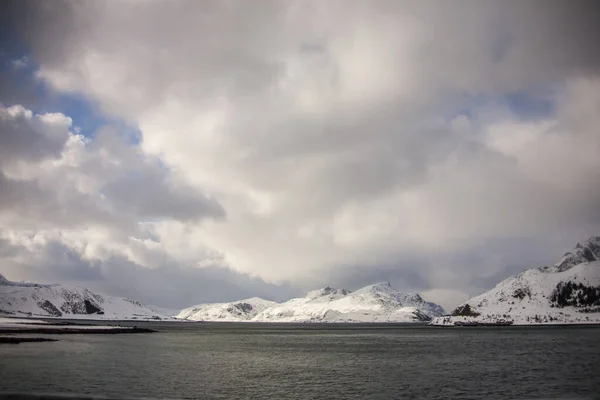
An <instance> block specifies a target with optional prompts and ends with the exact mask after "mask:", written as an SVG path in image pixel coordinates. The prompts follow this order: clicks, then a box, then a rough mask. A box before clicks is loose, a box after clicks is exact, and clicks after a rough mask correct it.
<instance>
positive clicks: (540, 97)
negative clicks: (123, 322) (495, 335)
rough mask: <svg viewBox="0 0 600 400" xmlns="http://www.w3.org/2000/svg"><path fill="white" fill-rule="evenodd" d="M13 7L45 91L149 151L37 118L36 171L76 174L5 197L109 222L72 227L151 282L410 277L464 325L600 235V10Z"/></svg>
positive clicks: (27, 150)
mask: <svg viewBox="0 0 600 400" xmlns="http://www.w3.org/2000/svg"><path fill="white" fill-rule="evenodd" d="M7 4H10V5H11V6H9V8H10V9H11V10H10V13H9V12H7V13H6V14H7V15H10V21H11V23H12V26H13V30H12V31H11V32H14V34H15V35H17V34H18V37H19V38H21V39H22V40H24V41H25V42H26V43H27V44H28V46H29V47H30V48H31V49H32V54H31V55H30V57H31V59H32V60H35V62H36V63H37V65H39V68H38V69H37V71H36V72H35V75H36V79H38V80H39V81H40V82H43V83H44V84H46V85H48V86H49V87H51V88H53V90H55V91H56V92H58V93H70V94H74V95H78V96H84V97H85V98H86V99H88V100H89V101H90V102H92V103H93V104H95V105H97V107H98V109H99V110H100V111H101V112H103V113H105V115H107V116H109V117H110V118H119V119H123V120H125V121H127V122H128V123H130V124H133V125H135V126H136V127H138V128H139V129H140V132H141V142H140V143H139V145H137V144H131V143H126V142H125V141H124V140H122V137H120V136H119V134H118V132H115V131H114V128H113V129H112V130H111V129H110V128H106V129H104V130H101V132H99V134H98V135H97V136H95V137H94V139H93V140H92V141H91V142H89V143H87V142H85V141H84V140H83V139H77V137H78V136H77V134H74V133H73V132H70V131H69V130H72V128H71V127H70V125H69V124H68V126H67V127H66V128H65V129H66V131H64V129H63V131H60V132H59V131H57V132H58V133H61V132H62V134H67V136H64V138H67V139H68V140H66V141H65V140H63V141H62V142H61V141H58V142H56V143H55V142H53V141H51V140H50V139H49V137H50V136H47V135H46V134H45V133H44V134H42V135H41V136H40V134H39V132H38V131H39V129H38V131H36V130H35V129H33V128H32V127H33V125H32V124H29V125H27V126H28V129H29V131H26V130H23V131H22V132H23V133H22V134H21V135H20V136H18V137H15V133H14V132H13V131H10V130H9V129H20V128H19V125H18V124H17V122H14V123H13V124H12V125H10V127H6V128H3V129H6V130H5V132H2V133H0V138H1V140H2V141H3V142H5V141H6V143H7V146H12V148H13V149H18V150H12V151H11V150H9V151H10V154H12V157H13V158H14V159H15V160H17V161H23V162H26V163H32V162H38V163H46V164H44V165H48V162H47V161H43V160H41V157H42V156H43V157H55V158H56V157H58V159H59V160H62V161H55V162H54V163H53V164H52V165H53V166H52V168H49V169H48V170H47V171H45V172H43V175H44V178H43V179H42V178H40V177H39V172H37V173H35V174H34V172H32V171H31V170H28V169H27V168H25V167H23V166H20V167H18V168H17V167H15V166H11V170H10V171H9V172H10V174H12V175H10V174H8V172H6V171H5V172H4V173H5V175H4V177H3V178H2V179H0V184H1V185H7V183H6V182H13V183H11V184H15V183H14V180H15V178H16V177H17V176H26V177H27V179H26V180H25V181H20V183H19V184H21V185H25V186H26V187H25V186H23V187H19V188H17V187H16V186H15V188H14V189H11V193H19V192H18V190H21V191H23V193H31V195H28V196H27V197H28V198H31V199H38V200H39V201H40V202H43V203H44V204H52V202H53V201H54V202H56V204H58V205H57V206H56V207H59V208H60V206H61V205H63V206H65V207H67V204H74V203H76V204H81V203H83V204H85V207H86V209H83V208H80V209H76V208H74V209H75V210H77V212H76V213H74V215H79V217H78V219H79V220H85V218H86V217H88V218H90V220H89V222H90V223H91V225H88V227H87V228H83V227H82V225H76V224H75V225H73V224H71V225H64V228H65V229H70V230H71V231H70V232H71V234H72V235H75V236H77V235H78V234H79V233H77V232H78V231H77V229H83V230H85V231H86V232H87V234H86V235H87V236H86V237H88V240H89V241H90V242H91V243H92V242H94V240H96V241H97V240H99V239H98V237H101V238H102V240H103V241H104V240H106V242H103V245H102V246H98V245H91V247H98V248H99V247H103V248H104V250H103V251H104V252H106V253H107V254H113V253H114V254H119V255H121V256H122V255H123V254H128V256H127V257H129V259H130V260H132V259H134V258H135V257H137V258H135V261H133V262H135V263H136V265H138V266H140V267H142V268H143V267H146V268H150V269H153V270H156V269H157V268H164V267H165V265H161V263H160V262H158V263H157V262H156V258H154V257H146V258H144V257H141V256H139V255H138V256H134V255H133V254H134V253H135V251H134V250H133V249H134V245H133V244H132V243H134V242H133V241H132V240H133V239H135V238H137V239H136V240H142V241H147V240H150V241H151V242H152V246H157V247H159V248H160V249H161V252H162V253H164V254H165V257H168V258H169V259H172V260H174V261H173V265H176V267H173V268H192V267H199V266H200V268H205V266H206V265H212V266H214V267H221V268H227V269H228V270H229V269H232V270H235V271H238V272H239V273H241V274H242V275H239V276H244V275H243V274H248V275H251V276H258V277H260V278H262V279H264V280H266V281H269V282H275V283H285V282H287V283H290V284H291V285H293V286H294V287H296V288H299V287H301V288H312V287H314V286H323V285H326V284H331V285H340V286H341V285H348V286H351V287H357V286H360V285H363V284H368V283H373V282H374V281H379V280H385V279H387V280H390V281H392V283H395V284H397V285H398V286H400V287H402V288H404V289H412V290H418V291H424V292H425V293H429V295H430V296H431V298H430V299H431V300H433V301H436V300H437V301H441V302H442V303H443V305H445V306H446V307H450V306H452V305H454V304H453V302H454V303H455V302H457V301H460V300H461V298H460V297H461V296H464V297H466V296H467V295H468V294H474V292H478V291H481V290H484V289H486V288H489V287H490V286H493V284H494V283H495V281H497V280H498V279H501V278H504V277H506V276H507V275H509V274H511V273H514V272H517V271H519V270H520V269H523V268H525V267H531V266H535V265H538V264H541V263H549V262H552V261H554V260H555V259H556V258H557V257H558V256H559V255H560V253H561V252H562V251H566V250H567V249H568V248H569V247H571V246H572V245H574V244H575V242H577V241H578V240H581V239H584V238H586V236H588V235H591V234H597V233H598V232H600V206H599V204H600V186H599V185H598V184H597V183H598V182H600V172H599V171H600V158H599V157H598V154H599V152H600V135H599V134H598V132H597V126H598V125H599V123H600V120H599V119H600V117H599V116H600V52H598V51H597V49H596V47H597V43H596V41H597V37H598V36H599V35H600V31H599V28H598V26H599V25H598V24H597V21H598V20H600V14H599V10H600V7H599V6H598V5H597V3H596V2H594V1H574V2H568V3H567V2H563V1H528V2H521V1H516V0H515V1H467V2H443V3H440V2H430V1H422V2H408V1H407V2H389V1H372V2H358V1H357V2H354V1H349V2H348V1H339V2H336V1H333V2H321V1H314V2H301V3H289V2H278V1H259V2H253V3H251V4H250V3H245V2H241V1H240V2H236V1H231V2H229V1H226V2H223V1H214V2H213V1H203V2H195V1H178V2H159V1H127V2H120V3H118V4H116V3H113V2H102V1H88V2H74V1H61V2H58V1H57V2H51V3H50V2H43V1H27V2H19V5H16V3H11V2H9V3H7ZM3 101H5V100H3ZM5 110H8V109H5ZM20 110H22V112H26V111H27V110H26V109H20ZM6 112H8V111H5V113H6ZM23 115H24V114H23ZM55 115H56V116H58V115H59V114H55ZM60 116H61V118H64V120H65V121H67V120H68V119H67V117H66V116H64V115H62V114H60ZM19 118H21V119H22V120H24V119H26V117H25V116H21V117H19ZM29 118H30V119H31V120H39V119H42V118H44V117H43V116H34V115H33V114H32V116H30V117H29ZM46 118H47V117H46ZM25 125H26V124H25ZM11 132H13V133H11ZM44 132H45V131H44ZM65 132H66V133H65ZM55 133H56V132H55ZM58 133H57V134H58ZM52 137H54V136H52ZM7 138H8V139H7ZM9 139H10V140H9ZM7 140H8V141H7ZM23 144H31V146H23ZM53 146H54V147H53ZM7 149H11V147H7ZM40 151H41V153H40ZM57 152H58V153H57ZM81 154H83V156H82V155H81ZM28 157H29V159H27V158H28ZM69 160H71V161H69ZM73 160H78V161H73ZM53 171H54V172H53ZM19 174H21V175H19ZM32 174H33V175H32ZM36 174H37V175H36ZM53 174H55V175H53ZM52 176H55V177H57V176H60V177H61V182H60V184H59V185H58V184H57V186H56V187H57V188H61V190H60V193H63V195H62V196H61V201H62V199H70V202H69V203H66V202H61V201H58V200H53V196H55V195H56V193H53V191H49V192H48V187H51V186H49V185H50V182H51V181H52V179H54V178H52ZM0 178H1V176H0ZM62 178H64V179H62ZM52 182H54V181H52ZM52 187H53V186H52ZM73 188H77V190H75V189H73ZM36 190H37V191H36ZM77 196H88V197H89V200H86V201H81V200H77V199H79V197H77ZM5 197H7V198H6V199H5ZM13 197H14V196H13ZM19 197H22V196H19ZM0 201H1V202H5V203H6V204H8V206H5V210H9V211H10V210H14V209H17V207H32V209H33V210H35V207H36V206H35V204H32V205H31V206H29V205H16V204H15V202H14V200H13V202H12V203H11V202H10V201H11V200H10V196H0ZM31 202H32V203H35V200H31ZM5 213H6V212H5ZM22 214H23V213H19V215H22ZM39 214H40V213H38V214H37V215H38V219H36V221H37V222H36V224H38V226H39V227H38V228H37V229H40V228H41V227H46V228H44V229H50V228H49V227H53V229H57V230H60V229H62V227H63V225H61V224H59V225H56V226H55V224H58V222H57V221H56V218H54V217H52V218H50V217H49V218H39ZM53 214H54V215H60V212H59V213H56V212H55V213H53ZM104 215H106V216H104ZM111 217H114V218H115V221H114V222H110V220H111ZM5 218H6V217H5ZM23 219H27V218H26V217H23ZM107 221H108V222H107ZM9 222H10V224H8V225H7V224H5V225H4V226H7V227H9V229H10V230H11V231H14V232H13V233H11V234H13V235H17V234H18V232H19V230H20V229H24V228H22V226H23V225H27V224H24V223H23V221H21V218H12V219H10V220H9ZM36 224H28V225H27V226H28V228H27V229H31V230H34V229H36ZM90 226H93V227H94V228H90ZM96 227H98V228H96ZM106 230H110V232H112V233H111V234H110V235H109V234H106V233H98V232H104V231H106ZM15 232H17V233H15ZM73 232H75V233H73ZM92 237H94V238H95V239H92ZM143 243H146V244H147V243H148V242H143ZM557 249H559V250H557ZM77 251H80V250H77ZM97 251H99V250H97ZM92 253H93V252H92ZM103 254H104V253H103ZM87 257H88V258H90V257H91V258H90V259H93V257H99V255H98V254H96V253H93V254H88V256H87ZM105 259H109V258H105ZM115 263H116V262H115ZM157 264H158V265H157ZM136 271H137V270H136ZM140 271H142V270H140ZM144 273H147V272H144ZM230 273H231V274H232V275H231V277H230V278H228V279H233V276H238V275H235V274H234V273H232V272H230ZM140 274H142V272H140ZM172 279H174V280H173V282H174V281H175V278H172ZM272 290H275V289H272ZM140 295H141V296H145V295H144V294H140Z"/></svg>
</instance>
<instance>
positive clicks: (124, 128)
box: [0, 45, 141, 145]
mask: <svg viewBox="0 0 600 400" xmlns="http://www.w3.org/2000/svg"><path fill="white" fill-rule="evenodd" d="M20 50H21V51H19V48H18V47H16V46H14V45H13V46H2V48H1V49H0V74H2V75H3V76H4V77H5V79H8V80H10V82H11V86H12V88H13V90H17V91H22V92H24V93H25V92H26V93H28V97H29V99H30V101H28V104H23V105H24V106H26V107H28V108H30V109H32V110H33V111H34V112H35V113H38V114H42V113H47V112H60V113H62V114H64V115H66V116H68V117H70V118H71V119H72V120H73V125H74V126H75V127H78V128H79V133H80V134H82V135H84V136H85V137H88V138H93V137H94V136H95V134H96V132H97V131H98V129H100V128H101V127H103V126H111V127H112V128H113V129H115V130H116V131H117V132H118V133H119V135H122V137H123V138H124V139H125V140H126V141H127V143H129V144H131V145H137V144H139V143H140V141H141V132H140V130H139V129H138V128H137V127H136V126H133V125H131V124H130V123H127V122H126V121H124V120H123V119H120V118H116V117H112V116H108V115H106V114H104V113H102V112H101V110H100V108H99V107H98V105H97V104H95V103H94V102H92V101H90V100H89V99H87V98H86V97H85V96H84V95H82V94H79V93H64V92H57V91H56V90H54V89H52V88H51V87H50V86H49V85H48V84H47V83H46V82H44V81H43V80H40V79H39V78H37V77H36V71H38V69H39V65H38V64H36V63H35V61H34V60H33V59H32V57H30V56H28V53H27V52H25V51H22V50H23V49H20ZM16 99H18V100H21V97H19V96H16ZM5 101H6V100H5ZM5 105H12V104H5Z"/></svg>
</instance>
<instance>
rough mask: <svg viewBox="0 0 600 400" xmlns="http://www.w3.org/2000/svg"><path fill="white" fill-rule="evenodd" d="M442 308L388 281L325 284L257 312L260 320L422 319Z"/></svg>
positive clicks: (409, 320) (437, 313)
mask: <svg viewBox="0 0 600 400" xmlns="http://www.w3.org/2000/svg"><path fill="white" fill-rule="evenodd" d="M443 312H444V311H443V309H442V308H441V307H440V306H439V305H437V304H433V303H428V302H426V301H424V300H423V299H422V298H421V297H420V296H419V295H418V294H413V293H404V292H400V291H397V290H396V289H394V288H392V287H391V285H390V284H389V283H388V282H383V283H378V284H375V285H369V286H366V287H364V288H362V289H359V290H357V291H355V292H350V291H349V290H346V289H340V290H337V289H332V288H329V287H327V288H324V289H321V290H319V291H313V292H309V293H308V294H307V296H306V297H303V298H297V299H292V300H289V301H287V302H285V303H282V304H279V305H277V306H275V307H271V308H269V309H267V310H265V311H263V312H262V313H260V314H258V315H257V316H256V317H255V318H254V319H253V320H254V321H261V322H419V321H429V320H430V319H431V317H433V316H437V315H442V314H443Z"/></svg>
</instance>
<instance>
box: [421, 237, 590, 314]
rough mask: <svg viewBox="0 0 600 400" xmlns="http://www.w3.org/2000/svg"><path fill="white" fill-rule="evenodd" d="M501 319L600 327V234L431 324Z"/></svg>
mask: <svg viewBox="0 0 600 400" xmlns="http://www.w3.org/2000/svg"><path fill="white" fill-rule="evenodd" d="M497 321H508V322H513V323H514V324H519V325H520V324H585V323H600V236H596V237H591V238H590V239H588V240H586V241H585V242H581V243H578V244H577V245H576V246H575V248H574V249H573V250H571V251H569V252H567V253H565V255H564V256H563V257H562V259H561V260H560V261H559V262H558V263H557V264H555V265H553V266H546V267H540V268H533V269H528V270H525V271H523V272H521V273H520V274H517V275H515V276H511V277H510V278H508V279H506V280H504V281H502V282H500V283H499V284H498V285H496V287H495V288H493V289H492V290H490V291H488V292H485V293H483V294H481V295H479V296H477V297H474V298H472V299H470V300H468V301H467V302H465V303H463V304H461V305H460V306H458V307H457V308H456V309H455V310H454V311H453V312H452V316H444V317H439V318H435V319H434V320H433V321H432V322H431V323H432V324H433V325H452V324H454V323H456V322H459V323H460V322H483V323H490V322H491V323H493V322H497Z"/></svg>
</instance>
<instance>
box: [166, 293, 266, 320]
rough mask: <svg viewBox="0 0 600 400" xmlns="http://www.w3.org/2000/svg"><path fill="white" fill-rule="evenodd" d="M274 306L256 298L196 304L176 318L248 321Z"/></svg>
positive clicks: (182, 311)
mask: <svg viewBox="0 0 600 400" xmlns="http://www.w3.org/2000/svg"><path fill="white" fill-rule="evenodd" d="M276 304H277V303H275V302H274V301H268V300H264V299H261V298H258V297H253V298H250V299H245V300H240V301H234V302H230V303H207V304H198V305H195V306H192V307H188V308H185V309H183V310H181V312H179V314H177V316H176V317H177V318H181V319H187V320H190V321H222V322H241V321H249V320H251V319H253V318H254V317H255V316H256V315H257V314H259V313H260V312H262V311H264V310H266V309H267V308H269V307H272V306H274V305H276Z"/></svg>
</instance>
